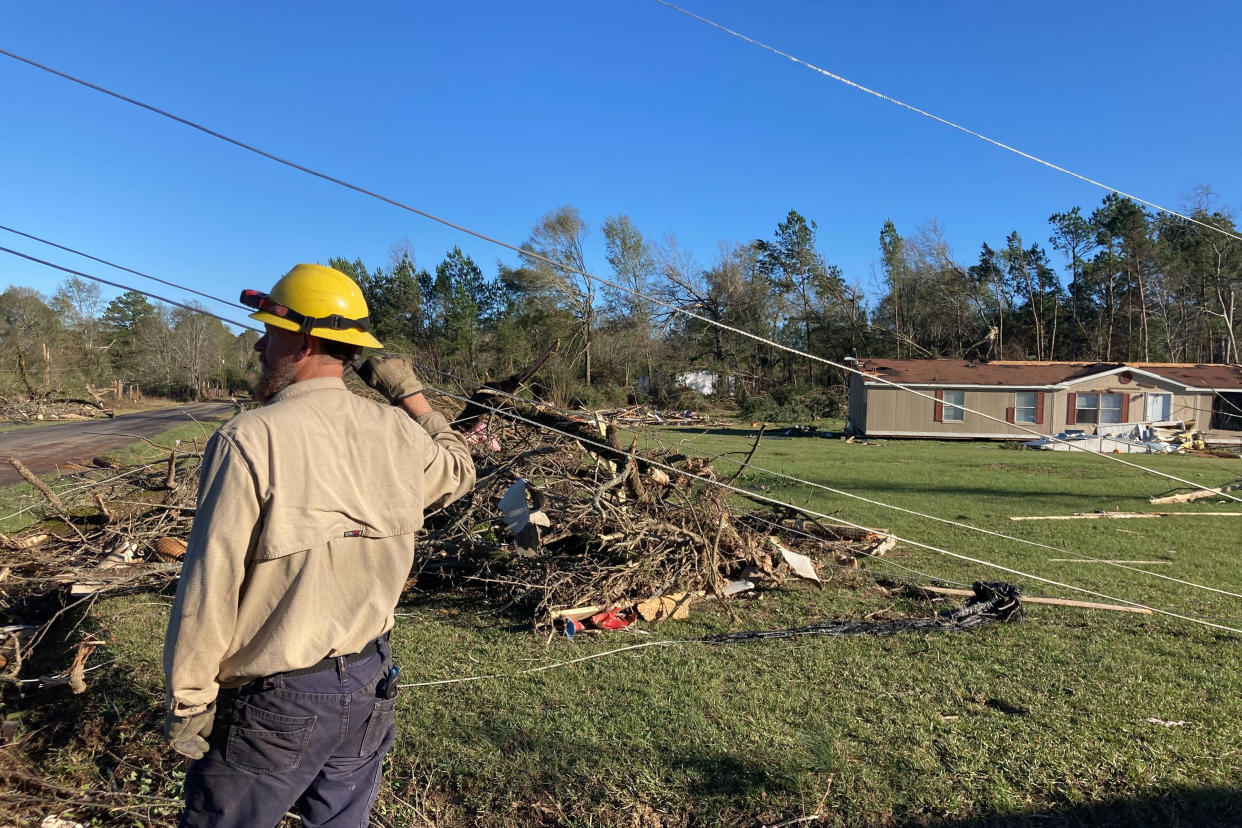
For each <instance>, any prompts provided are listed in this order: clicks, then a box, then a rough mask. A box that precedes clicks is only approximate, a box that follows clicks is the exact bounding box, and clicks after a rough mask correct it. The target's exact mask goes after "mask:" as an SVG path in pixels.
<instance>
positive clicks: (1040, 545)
mask: <svg viewBox="0 0 1242 828" xmlns="http://www.w3.org/2000/svg"><path fill="white" fill-rule="evenodd" d="M402 356H408V357H411V359H412V358H413V356H414V355H413V354H402ZM416 367H418V368H419V369H420V370H424V369H425V370H430V371H432V372H433V373H436V374H439V375H441V376H443V377H447V378H449V379H452V380H454V381H455V382H458V383H462V382H469V380H466V379H465V378H464V377H460V376H457V375H455V374H452V373H450V372H448V371H445V370H443V369H439V368H434V367H432V366H429V365H417V366H416ZM492 393H493V394H494V395H496V396H503V397H508V398H510V399H513V400H518V401H522V398H521V397H519V396H517V395H516V394H511V393H506V392H504V391H499V390H495V389H493V390H492ZM541 403H542V404H543V405H545V406H547V407H548V408H549V409H551V410H552V411H555V412H557V413H558V414H561V415H562V416H565V417H569V416H572V414H573V412H570V411H566V410H565V409H562V408H559V407H557V406H555V405H552V404H551V403H547V402H544V401H541ZM648 436H653V435H648ZM654 439H655V440H656V441H657V442H659V443H660V444H662V445H665V446H667V445H670V443H668V442H667V441H665V440H663V439H661V438H659V437H654ZM723 459H726V460H728V461H729V462H733V463H735V465H739V466H740V465H741V464H740V463H736V461H734V460H732V459H731V458H723ZM746 467H747V468H750V469H752V470H754V471H757V472H762V473H764V474H770V475H772V476H773V477H776V478H779V479H782V480H787V481H790V482H793V483H801V484H803V485H807V486H810V487H812V488H816V489H822V490H824V491H826V492H831V493H832V494H835V495H840V496H842V497H848V498H852V499H854V500H859V501H862V502H863V503H868V504H870V505H872V506H879V507H881V508H884V509H890V510H892V511H895V512H903V513H905V514H908V515H913V516H915V517H918V518H921V519H924V520H930V521H934V522H936V523H942V524H945V525H948V526H954V527H957V528H959V529H966V530H968V531H971V532H977V533H979V534H983V535H989V536H991V537H997V538H1002V539H1004V540H1009V541H1013V542H1015V543H1020V544H1026V545H1028V546H1034V547H1037V548H1040V549H1046V550H1048V551H1050V552H1060V553H1062V554H1069V555H1074V556H1076V557H1078V558H1082V559H1084V560H1090V561H1099V562H1101V563H1106V564H1108V565H1110V566H1114V567H1116V568H1118V569H1126V570H1130V571H1132V572H1137V573H1140V574H1143V575H1150V576H1152V577H1155V578H1160V579H1163V580H1166V581H1172V582H1174V583H1178V584H1182V585H1183V586H1189V587H1194V588H1196V589H1202V590H1205V591H1207V592H1215V593H1218V594H1221V595H1228V596H1230V597H1233V598H1242V594H1239V593H1236V592H1230V591H1228V590H1224V589H1217V588H1216V587H1210V586H1206V585H1204V584H1197V583H1194V582H1193V581H1186V580H1183V579H1181V578H1174V577H1172V576H1170V575H1164V574H1162V573H1159V572H1151V571H1150V570H1146V569H1139V568H1137V567H1134V566H1130V565H1127V564H1119V563H1117V562H1115V561H1106V560H1104V559H1101V558H1097V557H1094V556H1092V555H1087V554H1085V553H1082V552H1077V551H1075V550H1071V549H1062V548H1059V547H1056V546H1051V545H1049V544H1046V543H1040V542H1039V541H1033V540H1029V539H1026V538H1019V537H1016V536H1014V535H1007V534H1005V533H1004V532H996V531H993V530H991V529H984V528H983V527H981V526H974V525H972V524H969V523H962V522H961V521H957V520H950V519H949V518H942V517H938V516H936V515H931V514H927V513H925V512H920V511H917V510H915V509H907V508H905V507H904V506H897V505H894V504H891V503H885V502H883V501H881V500H875V499H873V498H870V497H865V496H863V495H860V494H855V493H853V492H847V491H845V490H843V489H837V488H833V487H832V486H827V485H825V484H823V483H816V482H814V481H812V480H804V479H802V478H800V477H795V476H793V475H789V474H784V473H783V472H778V471H774V470H772V469H766V468H763V467H761V466H755V465H753V464H747V466H746ZM708 482H710V483H715V482H716V481H708ZM739 491H742V490H739ZM747 494H748V495H749V493H747ZM784 505H786V506H790V507H791V508H795V509H797V508H800V507H797V506H793V504H789V503H786V504H784ZM851 525H852V524H851ZM801 534H806V533H801ZM807 536H808V537H814V536H813V535H807ZM894 537H895V536H894ZM918 574H925V573H918ZM929 577H930V576H929Z"/></svg>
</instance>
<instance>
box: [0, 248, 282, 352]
mask: <svg viewBox="0 0 1242 828" xmlns="http://www.w3.org/2000/svg"><path fill="white" fill-rule="evenodd" d="M0 252H2V253H8V254H10V255H13V256H17V257H18V258H21V259H26V260H27V261H31V262H34V263H35V264H41V265H43V266H44V267H50V268H52V269H54V270H59V271H62V272H64V273H69V274H72V275H74V276H81V277H82V278H83V279H90V280H91V281H93V282H99V283H101V284H105V285H109V286H111V287H114V288H120V289H121V290H130V291H133V292H134V293H141V294H142V295H143V296H150V297H151V298H152V299H158V300H160V301H161V302H167V303H168V304H170V305H176V306H177V307H179V308H184V309H185V310H188V311H194V312H195V313H202V314H205V315H207V316H210V317H212V318H213V319H219V320H220V321H221V322H226V323H228V324H229V325H233V326H234V327H238V328H245V329H246V330H248V331H254V332H255V333H263V332H262V331H260V330H259V329H258V328H254V327H252V326H250V325H245V324H242V323H241V322H234V321H233V320H232V319H225V318H224V317H223V316H219V315H217V314H214V313H212V312H211V311H209V310H205V309H203V308H196V307H194V306H193V305H186V304H182V303H181V302H177V301H175V300H173V299H167V298H165V297H163V296H158V295H156V294H154V293H150V292H148V291H145V290H139V289H138V288H136V287H130V286H129V285H122V284H120V283H119V282H110V281H108V280H107V279H101V278H99V277H98V276H92V275H91V274H89V273H83V272H82V271H80V270H74V269H73V268H69V267H61V266H60V265H58V264H52V263H51V262H47V261H44V260H43V259H38V258H35V257H34V256H27V255H26V254H25V253H19V252H17V251H16V250H10V249H9V248H7V247H0ZM216 301H218V302H223V301H224V300H223V299H217V300H216ZM226 304H227V303H226Z"/></svg>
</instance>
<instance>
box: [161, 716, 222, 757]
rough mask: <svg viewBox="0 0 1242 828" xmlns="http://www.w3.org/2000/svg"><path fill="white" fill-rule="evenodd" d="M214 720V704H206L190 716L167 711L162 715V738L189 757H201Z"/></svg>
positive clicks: (205, 748) (206, 745)
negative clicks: (166, 713)
mask: <svg viewBox="0 0 1242 828" xmlns="http://www.w3.org/2000/svg"><path fill="white" fill-rule="evenodd" d="M215 720H216V706H215V705H214V704H209V705H207V709H206V710H204V711H203V712H201V713H195V714H193V715H191V716H177V715H174V714H173V713H169V714H168V715H166V716H165V717H164V738H166V739H168V741H169V743H171V744H172V748H173V750H175V751H177V753H180V754H181V755H182V756H188V757H190V758H191V759H202V758H203V754H204V753H206V752H207V749H208V747H209V745H208V744H207V737H208V736H210V735H211V726H212V724H213V723H214V722H215Z"/></svg>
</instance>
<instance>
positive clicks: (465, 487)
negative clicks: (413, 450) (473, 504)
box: [416, 411, 474, 509]
mask: <svg viewBox="0 0 1242 828" xmlns="http://www.w3.org/2000/svg"><path fill="white" fill-rule="evenodd" d="M416 422H417V423H418V424H419V425H420V426H422V427H423V430H424V431H426V432H427V433H428V434H429V435H431V440H432V442H433V443H435V445H436V447H437V450H436V451H434V452H431V453H430V455H429V456H428V457H427V462H426V465H425V466H424V468H423V487H424V497H425V498H426V500H427V503H426V508H428V509H438V508H440V507H441V506H444V505H446V504H449V503H452V502H453V501H454V500H456V499H457V498H459V497H461V496H462V495H464V494H465V493H466V492H468V491H470V490H471V489H472V488H474V458H473V457H471V456H470V445H469V444H468V443H467V442H466V438H465V437H463V436H462V435H461V434H458V433H457V432H456V431H453V429H451V428H450V427H449V423H448V420H446V419H445V418H444V415H443V414H441V413H440V412H438V411H432V412H430V413H428V414H423V415H422V416H420V417H417V418H416Z"/></svg>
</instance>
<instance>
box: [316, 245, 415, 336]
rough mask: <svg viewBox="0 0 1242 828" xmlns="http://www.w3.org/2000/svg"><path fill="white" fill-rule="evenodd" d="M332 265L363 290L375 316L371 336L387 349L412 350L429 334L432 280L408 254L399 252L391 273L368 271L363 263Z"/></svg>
mask: <svg viewBox="0 0 1242 828" xmlns="http://www.w3.org/2000/svg"><path fill="white" fill-rule="evenodd" d="M328 265H329V266H330V267H334V268H336V269H337V270H339V271H341V272H342V273H344V274H345V275H346V276H349V277H350V278H351V279H353V280H354V281H355V282H357V283H358V286H359V287H360V288H361V289H362V295H363V297H364V298H365V299H366V300H367V309H368V310H369V311H370V314H371V332H372V333H374V334H375V336H376V338H377V339H379V340H380V341H381V342H383V343H384V344H385V345H386V346H387V345H389V343H390V342H391V343H392V345H394V346H397V347H402V346H404V347H409V346H412V345H413V344H414V343H416V342H419V341H421V340H422V338H423V335H424V333H425V318H424V307H423V296H424V288H425V287H427V286H429V285H430V281H431V279H430V276H429V275H428V274H427V273H426V271H420V270H418V268H417V267H416V266H415V264H414V260H413V258H412V256H411V255H410V254H409V252H408V251H399V252H398V254H397V256H396V261H395V262H394V264H393V267H392V269H391V270H390V271H388V272H385V271H384V269H383V268H382V267H377V268H376V269H375V270H374V271H373V272H372V271H368V270H367V267H366V265H364V264H363V263H362V260H361V259H355V260H354V261H352V262H351V261H349V260H348V259H342V258H334V259H329V260H328Z"/></svg>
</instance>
